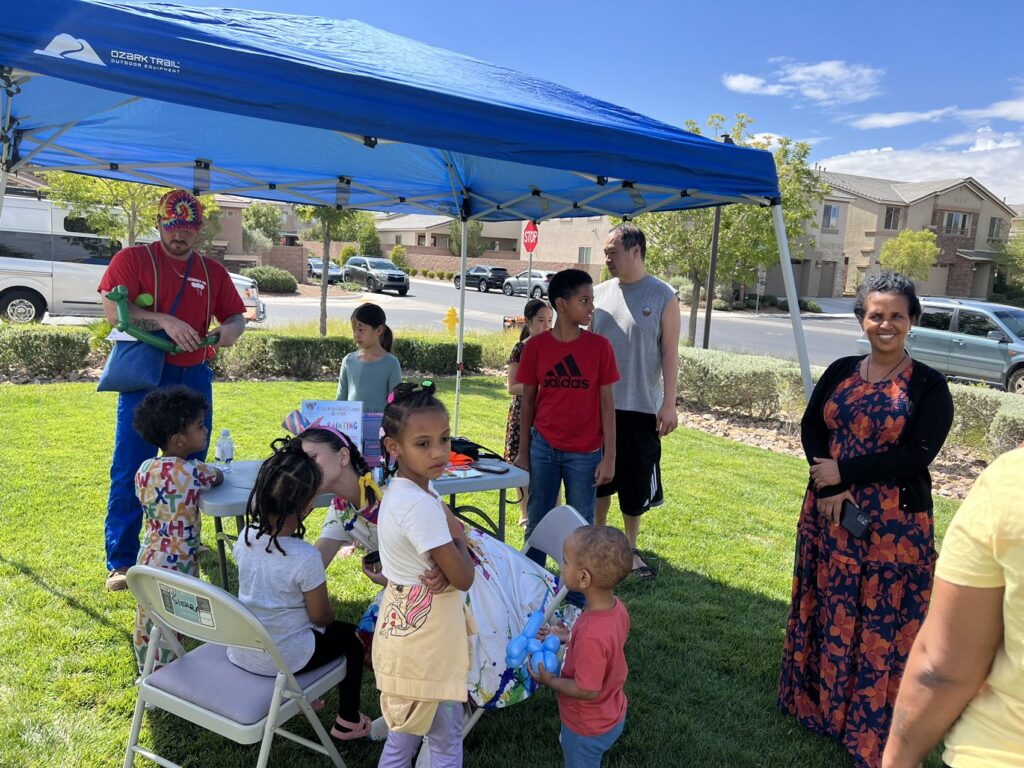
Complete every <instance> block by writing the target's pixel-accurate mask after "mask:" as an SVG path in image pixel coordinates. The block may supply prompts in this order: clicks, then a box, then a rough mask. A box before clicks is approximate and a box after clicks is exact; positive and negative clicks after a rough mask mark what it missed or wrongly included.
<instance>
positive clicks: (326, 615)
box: [228, 438, 370, 741]
mask: <svg viewBox="0 0 1024 768" xmlns="http://www.w3.org/2000/svg"><path fill="white" fill-rule="evenodd" d="M272 447H273V449H274V453H273V455H271V457H270V458H269V459H267V460H266V461H265V462H263V465H262V466H261V467H260V471H259V474H258V475H257V477H256V484H255V486H254V487H253V490H252V493H251V494H250V495H249V501H248V504H247V505H246V510H245V523H246V525H245V530H244V532H243V533H242V535H241V536H239V537H238V541H237V542H236V543H235V547H234V555H235V562H237V563H238V599H239V600H240V601H241V602H242V603H243V604H244V605H245V606H246V607H247V608H249V610H251V611H252V612H253V614H254V615H255V616H256V618H257V619H259V621H260V623H262V624H263V626H264V627H266V629H267V632H268V633H269V634H270V636H271V638H273V640H274V643H275V644H276V645H277V648H278V650H279V651H280V652H281V656H282V658H283V659H284V661H285V663H286V664H287V665H288V668H289V670H290V671H292V672H294V673H296V674H298V673H301V672H306V671H309V670H312V669H316V668H317V667H320V666H323V665H324V664H326V663H328V662H330V661H333V660H334V659H337V658H339V657H340V656H344V657H345V661H346V664H347V674H346V675H345V678H344V679H343V680H342V681H341V682H340V683H339V684H338V715H337V718H336V719H335V722H334V725H333V727H332V728H331V736H332V737H333V738H335V739H338V740H340V741H347V740H350V739H357V738H360V737H363V736H368V735H369V733H370V719H369V718H368V717H367V716H366V715H364V714H362V713H361V712H360V711H359V694H360V688H361V686H362V679H363V646H362V643H361V642H360V641H359V638H358V637H356V634H355V629H356V628H355V626H354V625H352V624H348V623H346V622H343V621H335V618H334V608H333V606H332V605H331V602H330V599H329V598H328V595H327V573H326V572H325V571H324V564H323V560H322V559H321V555H320V552H319V551H318V550H317V549H316V548H315V547H314V546H313V545H312V544H309V543H307V542H305V541H303V540H302V537H303V535H304V534H305V525H304V521H305V519H306V517H307V516H308V515H309V513H310V511H311V510H312V509H313V504H314V502H315V500H316V497H317V494H318V493H319V490H320V485H321V482H322V481H323V472H322V471H321V469H320V467H319V465H318V464H317V462H316V461H315V460H314V459H313V458H312V457H310V456H309V455H308V454H307V453H306V451H305V450H303V446H302V443H301V441H299V440H296V439H293V438H282V439H280V440H275V441H274V443H273V444H272ZM228 659H230V660H231V662H232V663H233V664H235V665H237V666H239V667H241V668H242V669H245V670H248V671H249V672H254V673H256V674H260V675H277V672H278V669H277V665H276V664H275V663H274V661H273V660H272V659H271V658H270V655H269V654H267V653H266V652H265V651H258V650H247V649H241V648H231V649H229V650H228Z"/></svg>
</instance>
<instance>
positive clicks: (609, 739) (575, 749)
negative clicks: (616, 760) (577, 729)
mask: <svg viewBox="0 0 1024 768" xmlns="http://www.w3.org/2000/svg"><path fill="white" fill-rule="evenodd" d="M625 725H626V718H622V719H621V720H619V724H618V725H616V726H615V727H614V728H612V729H611V730H610V731H608V733H602V734H601V735H600V736H580V735H579V734H578V733H574V732H573V731H572V729H571V728H569V727H568V726H567V725H566V724H565V723H562V733H561V735H560V736H559V741H561V742H562V757H563V758H564V759H565V768H600V766H601V758H602V757H603V756H604V753H605V752H607V751H608V750H609V749H611V748H612V744H614V743H615V742H616V741H618V739H619V736H621V735H622V729H623V727H624V726H625Z"/></svg>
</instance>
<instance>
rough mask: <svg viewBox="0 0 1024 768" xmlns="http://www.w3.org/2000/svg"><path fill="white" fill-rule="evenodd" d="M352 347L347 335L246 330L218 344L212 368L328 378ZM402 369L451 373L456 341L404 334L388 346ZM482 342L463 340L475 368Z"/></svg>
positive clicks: (235, 373) (248, 374) (247, 374)
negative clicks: (230, 342) (230, 343)
mask: <svg viewBox="0 0 1024 768" xmlns="http://www.w3.org/2000/svg"><path fill="white" fill-rule="evenodd" d="M354 350H355V344H354V342H353V341H352V339H351V338H349V337H348V336H326V337H323V336H284V335H279V334H274V333H267V332H264V331H250V332H249V333H246V334H244V335H243V336H242V338H240V339H239V340H238V343H236V344H235V345H234V346H232V347H228V348H227V349H223V350H220V352H219V354H218V355H217V358H216V359H215V360H214V363H213V365H214V370H216V371H217V372H218V373H220V374H222V375H226V376H230V377H232V378H262V377H268V376H281V377H286V378H290V379H292V378H294V379H301V380H324V379H326V380H330V379H333V378H335V377H336V376H337V375H338V368H339V367H340V365H341V360H342V358H343V357H344V356H345V355H347V354H348V353H349V352H352V351H354ZM392 351H393V352H394V354H395V356H396V357H397V358H398V361H399V363H401V365H402V369H403V370H405V371H421V372H424V373H432V374H436V375H441V374H449V373H455V368H456V365H455V358H456V352H457V342H456V341H455V340H453V339H451V338H447V337H440V336H429V335H423V334H419V335H417V334H411V335H402V336H399V337H397V338H396V339H395V346H394V349H393V350H392ZM482 358H483V346H482V345H481V344H479V343H466V344H465V346H464V347H463V362H464V363H465V365H466V367H467V368H469V369H471V370H479V369H480V367H481V361H482Z"/></svg>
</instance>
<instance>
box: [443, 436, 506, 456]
mask: <svg viewBox="0 0 1024 768" xmlns="http://www.w3.org/2000/svg"><path fill="white" fill-rule="evenodd" d="M451 448H452V451H453V452H454V453H461V454H462V455H463V456H468V457H469V458H471V459H472V460H473V461H476V460H477V459H498V461H501V460H502V457H501V455H500V454H497V453H495V452H494V451H492V450H491V449H490V448H485V447H484V446H482V445H480V443H474V442H473V441H472V440H470V439H468V438H465V437H453V438H452V445H451Z"/></svg>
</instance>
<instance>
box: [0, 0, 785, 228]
mask: <svg viewBox="0 0 1024 768" xmlns="http://www.w3.org/2000/svg"><path fill="white" fill-rule="evenodd" d="M0 66H2V67H5V68H6V69H5V75H6V77H7V79H8V80H9V81H10V86H12V87H9V88H8V94H12V93H13V94H14V95H13V96H11V95H7V96H5V98H4V103H3V107H4V114H3V115H0V118H3V119H5V122H3V123H0V130H2V129H3V127H4V126H5V125H7V123H6V118H8V117H10V118H12V122H11V123H10V124H9V126H8V130H7V131H6V133H7V136H6V138H7V139H9V141H10V144H9V145H8V146H9V150H10V152H9V155H8V162H7V167H8V169H9V170H16V169H17V168H20V167H26V166H27V165H28V164H31V165H33V166H37V167H41V168H43V169H45V168H63V169H68V170H76V171H79V172H84V173H92V174H96V175H102V176H107V177H113V178H122V179H126V180H133V181H145V182H151V183H159V184H165V185H173V186H182V187H186V188H195V189H199V190H201V191H216V192H224V193H234V194H240V195H245V196H247V197H257V198H265V199H271V200H282V201H287V202H295V203H311V204H319V205H342V206H345V207H359V208H368V209H380V210H385V209H386V210H396V211H407V212H430V213H440V214H444V215H449V216H453V215H458V214H459V212H460V209H461V211H462V212H464V213H465V212H468V214H469V215H470V216H471V217H472V218H480V219H485V220H492V221H501V220H514V219H529V218H533V219H541V218H548V217H554V216H575V215H595V214H597V213H608V214H615V215H627V216H628V215H635V214H636V213H640V212H643V211H646V210H674V209H680V208H689V207H703V206H707V205H714V204H718V203H722V202H752V203H755V204H766V203H767V202H769V201H772V200H774V199H776V198H777V197H778V195H779V191H778V180H777V177H776V172H775V165H774V162H773V159H772V157H771V155H770V154H769V153H767V152H764V151H761V150H754V149H748V148H742V147H735V146H729V145H725V144H722V143H719V142H715V141H712V140H709V139H707V138H704V137H701V136H696V135H694V134H691V133H688V132H686V131H683V130H680V129H678V128H674V127H672V126H669V125H666V124H664V123H660V122H658V121H656V120H652V119H650V118H647V117H644V116H642V115H638V114H636V113H634V112H631V111H629V110H626V109H623V108H621V107H617V106H615V105H613V104H608V103H606V102H602V101H598V100H596V99H592V98H589V97H587V96H584V95H582V94H580V93H577V92H575V91H572V90H569V89H567V88H563V87H561V86H559V85H555V84H554V83H550V82H547V81H544V80H539V79H537V78H534V77H531V76H528V75H524V74H521V73H518V72H515V71H512V70H509V69H506V68H504V67H499V66H495V65H492V64H488V63H486V62H483V61H479V60H477V59H473V58H469V57H466V56H462V55H460V54H457V53H453V52H451V51H446V50H442V49H439V48H434V47H432V46H428V45H424V44H422V43H418V42H415V41H413V40H409V39H407V38H404V37H399V36H397V35H392V34H389V33H387V32H383V31H381V30H378V29H375V28H373V27H370V26H367V25H365V24H362V23H360V22H357V21H352V20H345V21H338V20H333V19H322V18H313V17H301V16H290V15H283V14H272V13H266V12H260V11H244V10H235V9H211V8H190V7H186V6H179V5H173V4H169V3H153V2H133V3H131V4H130V5H129V4H127V3H123V2H111V1H110V0H48V1H47V2H45V3H15V4H13V5H12V7H11V8H9V9H7V11H6V13H5V14H4V24H3V26H2V27H0Z"/></svg>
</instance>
